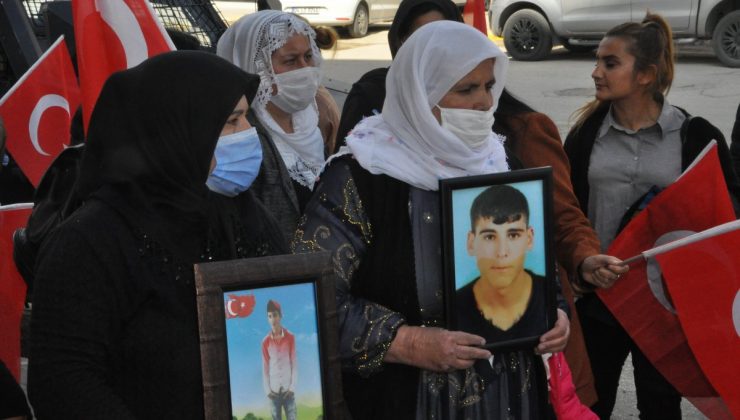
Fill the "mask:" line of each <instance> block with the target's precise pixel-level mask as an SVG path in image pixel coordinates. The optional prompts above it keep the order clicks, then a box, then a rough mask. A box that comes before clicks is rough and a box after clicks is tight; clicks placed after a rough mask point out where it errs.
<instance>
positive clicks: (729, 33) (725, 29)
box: [712, 10, 740, 67]
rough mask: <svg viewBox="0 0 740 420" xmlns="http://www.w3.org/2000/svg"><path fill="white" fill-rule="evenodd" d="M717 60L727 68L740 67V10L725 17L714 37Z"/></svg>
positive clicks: (716, 29) (713, 44)
mask: <svg viewBox="0 0 740 420" xmlns="http://www.w3.org/2000/svg"><path fill="white" fill-rule="evenodd" d="M712 46H713V47H714V52H715V54H717V58H719V61H721V62H722V64H724V65H725V66H727V67H740V10H735V11H734V12H731V13H728V14H727V15H725V17H723V18H722V19H721V20H720V21H719V23H717V27H716V28H714V34H713V35H712Z"/></svg>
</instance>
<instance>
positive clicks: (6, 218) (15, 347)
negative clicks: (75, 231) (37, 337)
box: [0, 203, 33, 381]
mask: <svg viewBox="0 0 740 420" xmlns="http://www.w3.org/2000/svg"><path fill="white" fill-rule="evenodd" d="M32 207H33V203H23V204H12V205H9V206H3V207H0V337H2V341H3V344H2V345H0V360H2V361H3V362H4V363H5V366H7V367H8V369H9V370H10V372H12V373H13V375H14V376H15V379H16V380H18V381H20V371H21V316H22V315H23V304H24V302H25V300H26V282H25V281H23V278H22V277H21V275H20V274H19V273H18V270H17V269H16V268H15V263H14V262H13V240H12V238H13V232H15V230H16V229H17V228H19V227H22V226H25V225H26V222H27V221H28V216H30V215H31V208H32Z"/></svg>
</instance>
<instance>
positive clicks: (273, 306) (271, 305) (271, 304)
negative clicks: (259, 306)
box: [267, 299, 283, 317]
mask: <svg viewBox="0 0 740 420" xmlns="http://www.w3.org/2000/svg"><path fill="white" fill-rule="evenodd" d="M267 312H277V314H278V315H280V316H281V317H282V316H283V311H282V309H280V304H279V303H278V302H277V301H276V300H272V299H270V300H268V301H267Z"/></svg>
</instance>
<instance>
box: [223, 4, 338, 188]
mask: <svg viewBox="0 0 740 420" xmlns="http://www.w3.org/2000/svg"><path fill="white" fill-rule="evenodd" d="M296 34H300V35H305V36H306V37H308V39H309V42H310V44H311V51H312V52H313V60H314V65H315V66H316V67H320V66H321V61H322V58H321V52H320V51H319V48H318V46H317V45H316V33H315V32H314V30H313V29H311V26H310V25H309V24H308V23H306V21H304V20H303V19H301V18H299V17H298V16H296V15H294V14H292V13H286V12H281V11H277V10H263V11H260V12H257V13H252V14H249V15H246V16H243V17H242V18H240V19H239V20H237V21H236V22H234V24H233V25H231V27H229V28H228V29H227V30H226V32H224V34H223V35H222V36H221V38H220V39H219V40H218V45H217V47H216V52H217V54H218V55H219V56H220V57H223V58H225V59H226V60H228V61H230V62H232V63H234V64H235V65H237V66H239V67H241V69H242V70H244V71H246V72H247V73H252V74H256V75H258V76H259V77H260V85H259V88H258V89H257V94H256V95H255V98H254V101H253V102H252V103H251V104H250V106H252V107H253V108H254V113H255V114H256V115H257V118H259V120H260V122H262V124H263V125H264V126H265V129H267V131H268V132H269V134H270V137H271V138H272V141H273V142H274V143H275V146H276V147H277V149H278V151H279V152H280V156H281V157H282V159H283V162H284V163H285V166H286V168H287V169H288V173H289V174H290V177H291V178H292V179H294V180H295V181H296V182H298V183H300V184H302V185H304V186H306V187H308V188H311V189H313V185H314V182H315V181H316V177H317V175H318V173H319V171H320V170H321V167H322V165H323V163H324V139H323V137H322V136H321V131H320V130H319V127H318V123H319V114H318V108H317V106H316V103H315V102H314V103H313V104H312V105H311V106H309V107H308V108H306V109H304V110H302V111H298V112H296V113H294V114H293V115H292V120H293V133H286V132H285V131H284V130H283V129H282V128H280V126H279V125H278V124H277V122H276V121H275V120H274V119H273V118H272V115H270V113H269V112H268V111H267V109H266V105H267V103H268V102H270V99H271V98H272V86H273V85H274V84H276V81H275V71H274V70H273V68H272V53H273V52H275V50H277V49H279V48H280V47H282V46H283V45H285V43H286V42H287V41H288V39H289V38H291V37H292V36H294V35H296Z"/></svg>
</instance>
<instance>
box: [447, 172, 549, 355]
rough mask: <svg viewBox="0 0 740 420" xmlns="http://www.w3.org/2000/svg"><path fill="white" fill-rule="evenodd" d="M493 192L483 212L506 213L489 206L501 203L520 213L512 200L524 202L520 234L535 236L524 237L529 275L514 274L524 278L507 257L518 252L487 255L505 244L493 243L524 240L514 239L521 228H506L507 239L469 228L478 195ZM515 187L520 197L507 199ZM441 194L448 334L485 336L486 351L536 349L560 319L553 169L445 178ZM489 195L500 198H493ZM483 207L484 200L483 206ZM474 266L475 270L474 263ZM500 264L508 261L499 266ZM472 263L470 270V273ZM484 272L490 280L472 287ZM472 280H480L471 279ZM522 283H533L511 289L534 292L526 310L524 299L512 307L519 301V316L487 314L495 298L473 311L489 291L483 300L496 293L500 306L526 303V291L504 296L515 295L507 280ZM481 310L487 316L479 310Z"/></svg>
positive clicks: (513, 313) (511, 249) (516, 247)
mask: <svg viewBox="0 0 740 420" xmlns="http://www.w3.org/2000/svg"><path fill="white" fill-rule="evenodd" d="M493 186H496V188H492V189H491V190H490V193H487V194H486V196H487V197H488V198H487V200H488V201H489V204H488V205H487V206H488V207H489V208H491V207H495V208H497V210H494V211H499V212H504V213H505V212H506V210H504V209H501V208H498V206H496V205H493V204H490V202H491V199H494V200H499V199H500V200H506V201H507V202H509V204H510V205H509V207H511V206H514V207H512V208H520V207H516V203H521V198H517V197H521V195H523V196H524V197H525V198H526V202H527V205H528V207H529V213H530V217H529V220H528V221H527V224H526V226H527V228H526V229H525V230H524V231H523V232H524V235H525V236H524V238H527V236H526V235H528V232H530V229H531V232H532V236H530V237H529V238H531V239H530V240H531V241H532V248H531V250H530V251H526V252H525V256H524V257H523V258H524V259H523V261H524V262H523V264H524V266H523V269H524V270H526V273H527V274H529V276H526V277H517V276H515V275H514V274H512V273H521V272H522V269H520V268H516V267H521V264H522V263H521V261H520V262H511V261H512V260H511V259H510V258H509V254H512V253H514V254H517V255H522V253H521V249H522V248H521V245H513V246H511V247H509V248H507V250H506V251H492V250H493V249H494V248H490V247H491V246H492V245H491V244H493V243H495V244H501V243H502V242H495V241H496V239H494V238H503V237H507V238H509V237H511V238H514V237H522V236H518V235H521V234H522V231H521V230H517V229H518V228H517V229H514V227H515V225H516V223H518V222H511V223H512V224H510V225H506V226H509V227H511V229H510V230H509V231H508V232H513V233H509V234H506V235H499V233H505V232H506V231H501V232H499V231H497V230H496V229H499V228H496V227H494V226H492V225H487V226H489V228H483V227H481V229H482V230H477V232H476V233H472V229H471V223H473V222H472V221H471V214H470V213H471V206H472V202H473V200H474V199H475V197H477V196H478V195H480V193H481V192H482V191H483V190H486V189H488V188H489V187H493ZM502 186H503V187H502ZM507 186H508V187H507ZM510 187H511V188H510ZM512 188H513V189H515V190H517V191H519V192H520V193H521V194H513V195H512V193H511V189H512ZM439 190H440V197H441V200H442V241H443V242H442V244H443V245H442V246H443V266H444V288H445V309H446V318H447V319H446V321H447V325H448V327H449V328H450V329H452V330H461V331H466V332H470V333H473V334H477V335H480V336H482V337H484V338H485V339H486V345H485V347H486V348H488V349H490V350H517V349H527V348H533V347H534V346H535V345H536V344H537V342H538V340H539V337H540V336H541V335H542V334H544V333H545V332H547V331H548V330H550V329H552V328H553V326H554V325H555V320H556V317H557V313H556V308H557V304H556V289H557V284H556V276H557V273H556V267H555V257H554V255H553V247H552V238H553V216H552V214H553V213H552V200H553V198H552V197H553V196H552V168H550V167H543V168H532V169H522V170H516V171H510V172H504V173H496V174H488V175H479V176H469V177H460V178H450V179H443V180H440V189H439ZM494 190H495V191H499V192H496V193H494ZM507 191H508V192H507ZM502 194H508V195H502ZM496 197H498V198H496ZM501 197H509V198H501ZM480 201H481V202H483V201H486V200H483V199H481V200H480ZM484 207H485V205H484ZM486 211H488V210H486ZM535 219H537V220H535ZM475 220H476V223H478V222H477V220H480V219H479V218H477V219H475ZM486 220H488V223H493V219H492V218H487V219H486ZM500 220H506V219H500ZM507 223H508V222H507ZM496 226H504V225H503V224H500V225H496ZM516 226H518V225H516ZM522 226H524V225H522ZM478 232H480V233H478ZM484 233H485V236H484V235H483V234H484ZM509 235H510V236H509ZM485 241H488V242H485ZM491 241H494V242H491ZM484 243H488V245H484ZM496 246H499V245H496ZM501 246H503V245H501ZM486 247H488V248H486ZM507 247H508V245H507ZM497 249H503V248H497ZM492 252H500V253H501V254H500V255H501V256H500V257H492V255H494V254H492ZM472 253H474V254H475V257H472V256H471V254H472ZM496 255H499V254H496ZM466 258H467V259H468V260H466ZM471 260H472V261H474V263H471V262H470V261H471ZM504 260H506V261H507V262H502V261H504ZM496 261H497V262H496ZM471 264H473V266H474V268H471ZM481 265H484V266H485V267H487V268H485V267H484V269H485V270H486V272H487V273H488V274H487V276H488V277H487V278H488V280H486V283H485V284H483V283H481V284H479V285H476V284H475V282H478V281H479V280H480V279H481V274H480V273H481V270H480V269H479V267H480V266H481ZM476 273H477V275H478V277H475V274H476ZM527 277H529V278H531V279H532V280H533V281H532V282H531V283H528V282H526V280H523V281H520V280H516V281H517V283H516V284H520V285H521V284H531V289H530V290H531V292H530V293H529V295H528V298H527V301H526V305H524V304H523V303H522V302H523V299H520V300H516V299H513V300H511V301H512V302H520V303H519V304H518V306H516V307H517V308H521V307H522V306H524V308H525V309H523V310H519V311H518V312H517V311H509V312H507V314H509V315H510V316H509V315H505V316H501V317H498V318H497V317H495V316H493V315H492V313H493V312H491V311H492V310H497V309H495V308H496V307H497V306H496V305H495V304H494V303H492V302H493V300H494V299H492V300H489V301H488V302H487V303H484V304H478V302H479V300H478V299H479V296H481V295H482V294H483V293H484V291H485V292H490V293H488V294H487V295H488V296H492V295H494V293H493V290H497V292H496V293H495V295H496V296H502V298H501V299H504V297H503V296H509V297H511V296H512V295H516V296H523V295H524V294H525V293H526V292H521V293H508V292H506V290H509V291H511V290H513V289H511V288H510V286H509V285H511V284H515V283H514V280H511V279H519V278H524V279H526V278H527ZM516 287H518V286H516ZM522 287H524V288H523V289H522V288H520V287H518V288H517V289H516V290H519V291H521V290H526V286H522ZM505 288H508V289H505ZM481 307H483V308H484V309H485V310H486V311H488V312H486V311H484V309H481ZM492 308H493V309H492ZM494 319H498V320H499V322H500V323H501V325H496V322H495V321H494Z"/></svg>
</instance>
